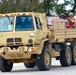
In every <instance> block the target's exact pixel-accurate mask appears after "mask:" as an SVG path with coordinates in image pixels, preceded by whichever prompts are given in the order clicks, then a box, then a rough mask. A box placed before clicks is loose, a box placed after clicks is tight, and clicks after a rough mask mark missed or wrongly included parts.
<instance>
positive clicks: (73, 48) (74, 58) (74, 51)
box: [70, 45, 76, 65]
mask: <svg viewBox="0 0 76 75" xmlns="http://www.w3.org/2000/svg"><path fill="white" fill-rule="evenodd" d="M70 48H71V52H72V63H71V65H76V45H71V46H70Z"/></svg>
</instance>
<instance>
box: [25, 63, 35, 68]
mask: <svg viewBox="0 0 76 75" xmlns="http://www.w3.org/2000/svg"><path fill="white" fill-rule="evenodd" d="M24 65H25V67H26V68H34V66H35V62H34V63H24Z"/></svg>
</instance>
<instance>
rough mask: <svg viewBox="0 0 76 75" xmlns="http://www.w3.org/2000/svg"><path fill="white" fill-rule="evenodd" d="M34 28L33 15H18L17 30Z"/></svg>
mask: <svg viewBox="0 0 76 75" xmlns="http://www.w3.org/2000/svg"><path fill="white" fill-rule="evenodd" d="M30 30H34V24H33V18H32V16H17V18H16V31H30Z"/></svg>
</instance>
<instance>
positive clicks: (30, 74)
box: [0, 59, 76, 75]
mask: <svg viewBox="0 0 76 75" xmlns="http://www.w3.org/2000/svg"><path fill="white" fill-rule="evenodd" d="M0 75H76V66H70V67H61V65H60V62H59V61H56V60H55V59H53V61H52V67H51V69H50V70H49V71H39V70H38V68H37V67H35V68H34V69H27V68H25V66H24V64H23V63H19V64H14V66H13V69H12V71H11V72H5V73H2V72H0Z"/></svg>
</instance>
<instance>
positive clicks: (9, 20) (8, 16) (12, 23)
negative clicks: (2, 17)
mask: <svg viewBox="0 0 76 75" xmlns="http://www.w3.org/2000/svg"><path fill="white" fill-rule="evenodd" d="M6 17H7V18H8V20H9V22H10V24H11V25H12V24H13V23H12V21H11V20H10V17H9V16H8V15H6Z"/></svg>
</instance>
